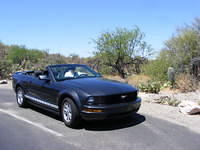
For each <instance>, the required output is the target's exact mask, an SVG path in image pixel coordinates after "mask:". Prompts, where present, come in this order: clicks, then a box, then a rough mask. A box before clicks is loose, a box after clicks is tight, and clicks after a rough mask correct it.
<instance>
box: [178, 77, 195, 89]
mask: <svg viewBox="0 0 200 150" xmlns="http://www.w3.org/2000/svg"><path fill="white" fill-rule="evenodd" d="M197 83H198V82H197V81H196V80H195V79H193V78H192V77H191V76H190V75H189V74H179V75H178V76H177V77H176V85H177V88H178V89H179V90H180V92H192V91H195V90H196V89H197V88H198V84H197Z"/></svg>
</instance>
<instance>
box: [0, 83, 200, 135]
mask: <svg viewBox="0 0 200 150" xmlns="http://www.w3.org/2000/svg"><path fill="white" fill-rule="evenodd" d="M1 89H12V83H11V81H8V84H0V90H1ZM166 95H168V96H174V97H176V99H178V100H191V101H198V100H200V91H196V92H190V93H167V92H161V93H159V94H146V93H140V95H139V96H140V97H141V98H142V100H143V101H142V106H141V109H140V110H139V113H141V114H144V115H145V114H146V115H149V116H153V117H155V118H158V119H162V120H166V121H169V122H171V123H175V124H178V125H181V126H184V127H186V128H188V129H190V130H192V131H194V132H197V133H200V126H199V124H200V115H185V114H182V113H180V112H179V108H178V107H173V106H168V105H161V104H156V103H152V100H153V99H156V98H159V97H160V96H166Z"/></svg>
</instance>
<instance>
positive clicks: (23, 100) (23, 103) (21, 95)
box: [16, 87, 27, 108]
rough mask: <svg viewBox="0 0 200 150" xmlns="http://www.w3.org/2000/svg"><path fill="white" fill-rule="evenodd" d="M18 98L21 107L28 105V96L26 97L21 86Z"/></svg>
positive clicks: (17, 94) (17, 92)
mask: <svg viewBox="0 0 200 150" xmlns="http://www.w3.org/2000/svg"><path fill="white" fill-rule="evenodd" d="M16 100H17V104H18V106H19V107H22V108H25V107H26V106H27V103H26V98H25V97H24V90H23V89H22V88H21V87H18V88H17V91H16Z"/></svg>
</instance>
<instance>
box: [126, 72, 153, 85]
mask: <svg viewBox="0 0 200 150" xmlns="http://www.w3.org/2000/svg"><path fill="white" fill-rule="evenodd" d="M150 80H151V78H150V77H149V76H147V75H143V74H140V75H131V76H129V77H128V78H127V82H128V84H131V85H133V86H136V87H138V86H139V85H140V84H146V83H147V82H148V81H150Z"/></svg>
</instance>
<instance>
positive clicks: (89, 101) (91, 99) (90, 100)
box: [87, 97, 94, 105]
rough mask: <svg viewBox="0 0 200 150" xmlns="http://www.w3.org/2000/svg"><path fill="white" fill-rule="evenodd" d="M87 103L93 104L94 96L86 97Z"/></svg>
mask: <svg viewBox="0 0 200 150" xmlns="http://www.w3.org/2000/svg"><path fill="white" fill-rule="evenodd" d="M87 104H88V105H93V104H94V97H89V98H88V99H87Z"/></svg>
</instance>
